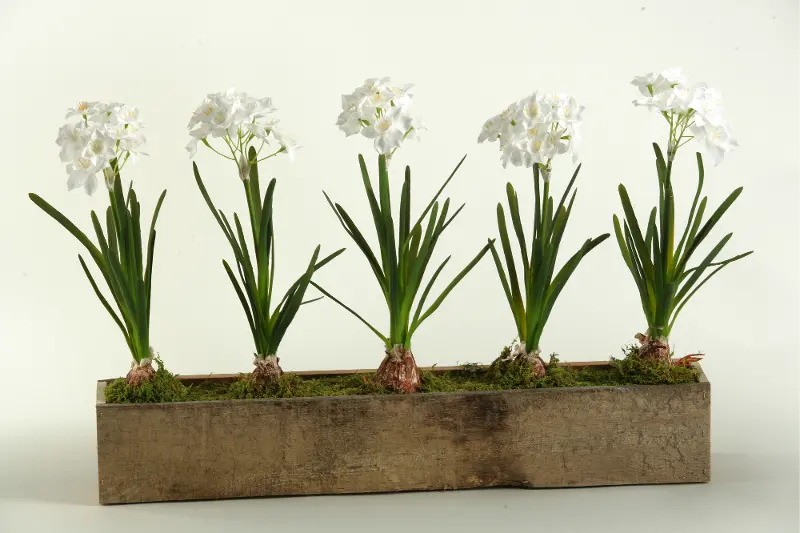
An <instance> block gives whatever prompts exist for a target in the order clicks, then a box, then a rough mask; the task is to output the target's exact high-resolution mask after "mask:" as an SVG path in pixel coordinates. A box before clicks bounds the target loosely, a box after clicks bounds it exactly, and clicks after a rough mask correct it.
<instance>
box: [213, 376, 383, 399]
mask: <svg viewBox="0 0 800 533" xmlns="http://www.w3.org/2000/svg"><path fill="white" fill-rule="evenodd" d="M363 394H391V391H389V390H388V389H384V388H382V387H379V386H378V385H376V384H375V382H374V374H345V375H341V376H322V377H312V378H306V377H302V376H298V375H297V374H292V373H286V374H284V375H282V376H281V377H280V379H279V380H278V381H277V382H276V383H259V382H256V381H254V380H253V379H252V378H251V377H250V376H249V375H241V376H239V379H238V380H237V381H235V382H233V383H231V384H230V386H229V395H230V397H231V398H241V399H244V398H301V397H311V396H352V395H363Z"/></svg>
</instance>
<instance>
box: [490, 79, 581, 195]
mask: <svg viewBox="0 0 800 533" xmlns="http://www.w3.org/2000/svg"><path fill="white" fill-rule="evenodd" d="M582 112H583V106H579V105H578V104H577V102H576V101H575V99H574V98H572V97H571V96H567V95H566V94H558V93H549V94H541V93H538V92H534V93H533V94H531V95H530V96H528V97H527V98H523V99H522V100H519V101H517V102H514V103H512V104H511V105H509V106H508V107H507V108H506V109H505V111H503V112H502V113H500V114H499V115H496V116H494V117H492V118H490V119H489V120H487V121H486V122H484V124H483V128H482V129H481V133H480V135H479V136H478V142H479V143H482V142H484V141H487V140H488V141H489V142H494V141H498V143H499V144H500V151H501V152H502V156H501V161H502V163H503V167H504V168H505V167H506V166H507V165H508V163H511V164H512V165H515V166H518V167H527V168H530V167H531V166H533V165H535V164H538V165H540V167H541V168H542V170H543V176H544V177H545V179H549V175H550V168H551V166H550V163H551V161H552V159H553V158H554V157H555V156H556V155H558V154H564V153H570V154H571V155H572V159H573V162H574V161H577V159H578V152H577V149H578V140H579V138H578V128H579V126H580V122H581V113H582Z"/></svg>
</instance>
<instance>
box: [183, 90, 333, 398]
mask: <svg viewBox="0 0 800 533" xmlns="http://www.w3.org/2000/svg"><path fill="white" fill-rule="evenodd" d="M274 111H275V108H274V107H273V105H272V99H271V98H255V97H252V96H249V95H248V94H247V93H244V92H240V91H236V90H235V89H229V90H228V91H227V92H226V93H215V94H209V95H208V96H207V98H206V99H205V100H204V101H203V103H201V104H200V106H198V108H197V109H196V110H195V112H194V113H193V114H192V118H191V120H190V121H189V128H190V130H191V131H190V135H191V137H192V139H191V141H189V144H188V145H187V146H186V148H187V150H188V151H189V154H190V155H191V156H192V157H194V155H195V154H196V152H197V145H198V143H202V144H203V145H205V146H206V147H208V148H209V149H210V150H211V151H213V152H215V153H216V154H218V155H220V156H221V157H224V158H225V159H229V160H231V161H232V162H234V163H235V164H236V166H237V168H238V171H239V179H240V180H241V182H242V185H243V188H244V196H245V199H246V200H247V214H248V221H249V223H250V231H249V232H246V230H245V228H244V227H243V225H242V223H241V221H240V219H239V215H238V214H237V213H234V214H233V224H231V222H230V220H229V218H228V217H227V216H226V215H225V213H224V212H223V211H222V210H220V209H217V208H216V207H215V206H214V203H213V202H212V200H211V196H210V195H209V194H208V191H207V190H206V187H205V184H204V183H203V180H202V179H201V178H200V171H199V169H198V167H197V163H193V164H192V167H193V170H194V177H195V180H196V181H197V186H198V187H199V189H200V193H201V194H202V196H203V199H204V200H205V202H206V204H207V205H208V208H209V209H210V210H211V214H212V215H213V216H214V219H215V220H216V221H217V224H219V227H220V229H221V230H222V233H223V234H224V235H225V238H226V239H227V241H228V243H229V244H230V246H231V250H232V251H233V256H234V259H235V261H236V271H237V272H238V279H237V276H236V274H234V270H233V269H232V268H231V266H230V264H228V262H227V261H226V260H224V259H223V261H222V265H223V267H224V268H225V272H226V273H227V275H228V279H230V282H231V284H232V285H233V288H234V291H235V292H236V295H237V296H238V298H239V302H240V303H241V304H242V308H243V309H244V313H245V316H246V317H247V323H248V326H249V327H250V332H251V334H252V335H253V342H254V344H255V354H254V355H255V357H254V359H253V364H254V365H255V368H254V369H253V371H252V372H251V374H250V376H249V378H250V379H249V385H250V386H252V387H255V388H257V389H258V388H263V387H264V386H265V385H267V384H274V383H275V382H276V381H277V380H278V378H279V377H280V376H281V375H283V369H281V367H280V365H279V364H278V362H279V359H278V355H277V352H278V346H279V345H280V342H281V340H283V336H284V335H285V333H286V331H287V329H288V327H289V325H290V324H291V323H292V320H294V317H295V315H296V314H297V312H298V310H299V309H300V306H302V305H304V304H306V303H309V302H311V301H313V300H304V299H303V298H304V296H305V292H306V290H307V289H308V286H309V284H310V283H311V276H313V274H314V272H316V271H317V270H319V269H320V268H322V267H323V266H325V265H326V264H327V263H328V262H330V261H331V260H333V259H334V258H335V257H336V256H338V255H339V254H341V253H342V252H343V251H344V249H341V250H338V251H336V252H334V253H333V254H331V255H329V256H327V257H325V258H323V259H319V253H320V247H319V246H317V248H316V250H314V253H313V254H312V256H311V261H310V262H309V264H308V268H307V269H306V271H305V272H304V273H303V274H302V275H301V276H300V277H299V278H298V279H297V281H295V282H294V283H293V284H292V285H291V286H290V287H289V289H288V291H287V292H286V294H285V295H284V296H283V297H282V298H281V299H280V300H279V301H278V303H277V305H274V309H272V307H273V304H274V302H275V301H276V299H275V298H274V296H277V295H276V294H274V293H273V282H274V279H275V247H274V241H275V229H274V219H273V201H274V194H275V184H276V179H275V178H273V179H272V180H270V182H269V185H268V186H267V190H266V192H265V193H264V196H263V198H262V195H261V185H260V182H259V177H258V164H259V163H261V162H262V161H266V160H267V159H270V158H272V157H276V156H279V155H282V154H285V155H288V156H289V157H290V158H292V159H293V158H294V152H295V149H296V144H295V142H294V140H293V139H292V138H291V137H289V136H288V135H286V134H285V133H284V132H282V131H281V130H280V129H279V128H278V127H277V125H276V124H277V122H278V121H277V120H275V119H273V118H270V115H271V114H272V113H273V112H274ZM212 141H213V142H216V143H218V144H219V145H220V146H219V148H215V147H214V146H212V145H211V142H212ZM270 141H272V142H273V143H276V144H277V145H278V148H277V150H274V149H268V152H269V153H265V154H263V155H262V151H263V150H264V148H265V147H267V146H268V145H269V143H270ZM220 150H222V151H220ZM225 152H227V153H225ZM246 233H247V234H248V235H250V236H251V237H252V239H249V238H248V237H247V236H246ZM248 240H250V245H248ZM251 249H252V251H253V253H252V256H253V257H251V253H250V250H251ZM245 385H247V384H245Z"/></svg>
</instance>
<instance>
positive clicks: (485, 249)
mask: <svg viewBox="0 0 800 533" xmlns="http://www.w3.org/2000/svg"><path fill="white" fill-rule="evenodd" d="M493 242H494V241H493V240H492V241H489V243H488V244H487V245H486V246H484V247H483V248H482V249H481V251H480V252H478V255H476V256H475V258H474V259H473V260H472V261H470V262H469V264H468V265H467V266H466V267H464V270H462V271H461V272H459V274H458V275H457V276H456V277H455V278H453V281H451V282H450V284H449V285H448V286H447V287H446V288H445V290H444V291H442V293H441V294H440V295H439V297H438V298H437V299H436V300H435V301H434V302H433V304H431V306H430V307H429V308H428V310H427V311H425V312H424V313H423V314H422V316H420V317H419V319H418V320H414V322H413V323H412V325H411V328H410V330H409V332H408V336H407V339H408V342H410V340H411V335H412V334H413V333H414V331H416V329H417V328H418V327H419V326H420V324H422V323H423V322H424V321H425V319H427V318H428V317H429V316H431V315H432V314H433V313H435V312H436V310H437V309H439V306H440V305H442V302H444V300H445V298H447V296H448V295H449V294H450V293H451V292H452V291H453V289H455V287H456V285H458V283H459V282H460V281H461V280H462V279H464V276H466V275H467V274H469V271H470V270H472V269H473V267H475V265H477V264H478V262H479V261H480V260H481V258H482V257H483V256H484V255H485V254H486V252H488V251H489V249H490V248H491V247H492V243H493Z"/></svg>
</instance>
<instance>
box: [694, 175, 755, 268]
mask: <svg viewBox="0 0 800 533" xmlns="http://www.w3.org/2000/svg"><path fill="white" fill-rule="evenodd" d="M742 189H743V187H739V188H738V189H736V190H734V191H733V192H732V193H731V194H730V195H729V196H728V197H727V198H726V199H725V201H724V202H722V204H720V206H719V207H718V208H717V210H716V211H714V214H713V215H711V218H709V219H708V222H706V223H705V224H704V225H703V227H702V229H700V231H699V232H698V233H697V236H696V237H694V238H693V239H692V240H691V242H690V244H689V245H688V249H687V251H686V255H685V256H684V258H683V260H682V265H683V266H685V265H686V262H687V261H688V259H689V257H691V255H692V254H693V253H694V251H695V250H697V247H698V246H700V244H701V243H702V242H703V240H705V238H706V237H707V236H708V234H709V233H711V230H712V229H714V226H716V225H717V222H719V219H720V218H722V215H724V214H725V211H727V210H728V208H729V207H730V206H731V205H732V204H733V202H735V201H736V199H737V198H738V197H739V195H740V194H742Z"/></svg>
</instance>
